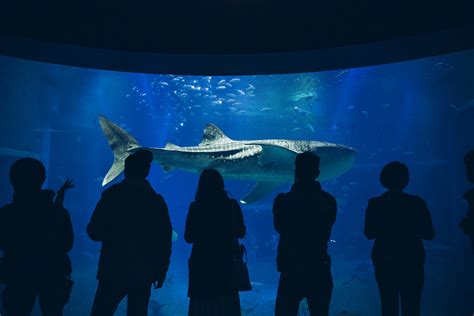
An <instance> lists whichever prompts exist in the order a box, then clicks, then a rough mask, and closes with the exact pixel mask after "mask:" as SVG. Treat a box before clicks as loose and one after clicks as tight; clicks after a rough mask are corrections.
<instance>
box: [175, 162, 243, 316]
mask: <svg viewBox="0 0 474 316" xmlns="http://www.w3.org/2000/svg"><path fill="white" fill-rule="evenodd" d="M245 231H246V229H245V225H244V220H243V216H242V211H241V209H240V206H239V204H238V203H237V201H236V200H234V199H230V198H229V197H228V196H227V192H226V191H225V190H224V180H223V179H222V176H221V175H220V174H219V172H218V171H216V170H214V169H208V170H204V171H203V172H202V173H201V176H200V178H199V184H198V188H197V192H196V197H195V200H194V202H192V203H191V205H190V207H189V211H188V215H187V218H186V230H185V233H184V239H185V240H186V242H188V243H191V244H193V248H192V252H191V257H190V259H189V287H188V296H189V297H190V302H189V313H188V315H190V316H201V315H202V316H235V315H240V298H239V292H238V291H237V290H236V285H235V280H234V279H233V262H234V259H235V256H236V251H237V247H238V238H244V237H245Z"/></svg>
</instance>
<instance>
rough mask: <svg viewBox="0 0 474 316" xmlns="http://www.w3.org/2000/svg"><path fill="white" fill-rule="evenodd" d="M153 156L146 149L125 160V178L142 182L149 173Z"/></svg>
mask: <svg viewBox="0 0 474 316" xmlns="http://www.w3.org/2000/svg"><path fill="white" fill-rule="evenodd" d="M152 161H153V154H152V152H151V151H149V150H146V149H139V150H137V151H136V152H134V153H133V154H131V155H130V156H128V157H127V159H125V178H126V179H139V180H144V179H145V178H146V177H147V176H148V174H149V173H150V167H151V163H152Z"/></svg>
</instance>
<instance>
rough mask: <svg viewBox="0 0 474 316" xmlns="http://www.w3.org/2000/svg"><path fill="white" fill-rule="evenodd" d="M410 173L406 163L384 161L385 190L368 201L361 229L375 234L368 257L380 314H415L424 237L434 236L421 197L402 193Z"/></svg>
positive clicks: (370, 235) (371, 235)
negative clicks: (387, 162)
mask: <svg viewBox="0 0 474 316" xmlns="http://www.w3.org/2000/svg"><path fill="white" fill-rule="evenodd" d="M408 181H409V173H408V168H407V166H406V165H405V164H403V163H401V162H398V161H395V162H391V163H389V164H387V165H386V166H385V167H384V168H383V169H382V172H381V174H380V182H381V184H382V186H384V187H385V188H387V189H388V190H387V191H386V192H385V193H383V194H382V195H380V196H378V197H375V198H372V199H370V200H369V205H368V206H367V210H366V215H365V231H364V234H365V236H366V237H367V238H368V239H375V242H374V246H373V248H372V255H371V256H372V261H373V263H374V268H375V278H376V280H377V284H378V287H379V291H380V298H381V302H382V304H381V305H382V316H398V315H399V304H400V302H401V307H402V315H403V316H419V315H420V304H421V293H422V291H423V285H424V263H425V249H424V245H423V240H432V239H433V238H434V236H435V231H434V228H433V224H432V222H431V216H430V212H429V210H428V207H427V206H426V203H425V201H424V200H423V199H422V198H421V197H419V196H416V195H410V194H408V193H405V192H403V190H404V189H405V187H406V186H407V185H408Z"/></svg>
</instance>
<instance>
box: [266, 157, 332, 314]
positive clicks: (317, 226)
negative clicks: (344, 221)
mask: <svg viewBox="0 0 474 316" xmlns="http://www.w3.org/2000/svg"><path fill="white" fill-rule="evenodd" d="M318 175H319V157H318V156H316V155H314V154H313V153H310V152H306V153H303V154H299V155H298V156H297V158H296V182H295V184H294V185H293V186H292V188H291V191H290V192H288V193H284V194H279V195H278V196H277V198H276V199H275V202H274V205H273V224H274V227H275V230H276V231H277V232H278V233H279V234H280V240H279V243H278V254H277V269H278V271H279V272H281V275H280V282H279V286H278V293H277V300H276V306H275V315H282V316H283V315H284V316H291V315H297V314H298V308H299V303H300V302H301V300H302V299H303V298H305V297H306V298H307V300H308V307H309V310H310V313H311V315H318V316H319V315H328V311H329V304H330V301H331V296H332V288H333V281H332V275H331V270H330V266H331V258H330V256H329V254H328V252H327V243H328V242H329V240H330V235H331V230H332V226H333V225H334V222H335V220H336V212H337V206H336V200H335V199H334V197H333V196H332V195H330V194H329V193H327V192H325V191H324V190H322V188H321V184H320V183H319V182H317V181H315V178H316V177H317V176H318Z"/></svg>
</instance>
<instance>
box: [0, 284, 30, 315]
mask: <svg viewBox="0 0 474 316" xmlns="http://www.w3.org/2000/svg"><path fill="white" fill-rule="evenodd" d="M2 301H3V308H4V309H5V311H6V312H7V315H9V316H29V315H31V312H32V311H33V306H34V305H35V301H36V291H35V289H34V288H27V287H25V286H24V285H19V284H9V285H7V286H6V287H5V290H4V291H3V293H2Z"/></svg>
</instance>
